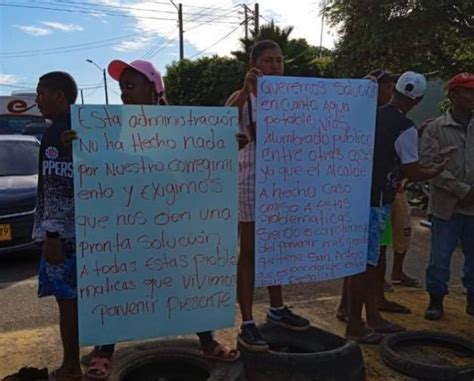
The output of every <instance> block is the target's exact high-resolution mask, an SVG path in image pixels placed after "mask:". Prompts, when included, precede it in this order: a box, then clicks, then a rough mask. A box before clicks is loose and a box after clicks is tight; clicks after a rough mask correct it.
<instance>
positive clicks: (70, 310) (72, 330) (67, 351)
mask: <svg viewBox="0 0 474 381" xmlns="http://www.w3.org/2000/svg"><path fill="white" fill-rule="evenodd" d="M56 301H57V303H58V307H59V329H60V333H61V341H62V344H63V363H62V365H61V367H60V368H59V369H58V370H57V376H61V375H79V374H81V365H80V363H79V330H78V313H77V299H59V298H56Z"/></svg>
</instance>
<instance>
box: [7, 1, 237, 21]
mask: <svg viewBox="0 0 474 381" xmlns="http://www.w3.org/2000/svg"><path fill="white" fill-rule="evenodd" d="M0 6H3V7H14V8H28V9H44V10H50V11H57V12H69V13H83V14H93V15H97V14H104V15H107V16H115V17H127V18H138V19H147V20H161V21H176V20H175V19H169V18H164V17H156V16H134V15H129V14H124V13H110V12H104V11H94V10H93V11H87V10H84V9H82V8H81V9H67V8H52V7H43V6H39V5H19V4H5V3H2V4H0ZM194 22H203V23H207V22H208V21H206V20H203V21H194ZM214 23H215V24H235V23H233V22H227V21H214Z"/></svg>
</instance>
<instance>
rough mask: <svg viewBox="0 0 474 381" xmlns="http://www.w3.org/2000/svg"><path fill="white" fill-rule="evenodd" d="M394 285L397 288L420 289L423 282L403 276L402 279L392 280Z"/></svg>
mask: <svg viewBox="0 0 474 381" xmlns="http://www.w3.org/2000/svg"><path fill="white" fill-rule="evenodd" d="M392 284H393V285H395V286H404V287H413V288H420V287H421V282H420V281H419V280H418V279H415V278H410V277H409V276H406V275H404V276H402V279H399V280H392Z"/></svg>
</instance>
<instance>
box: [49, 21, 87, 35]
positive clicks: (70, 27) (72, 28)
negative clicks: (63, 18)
mask: <svg viewBox="0 0 474 381" xmlns="http://www.w3.org/2000/svg"><path fill="white" fill-rule="evenodd" d="M41 24H43V25H46V26H48V27H50V28H51V29H56V30H60V31H61V32H76V31H82V30H84V28H83V27H82V26H80V25H76V24H63V23H60V22H54V21H42V22H41Z"/></svg>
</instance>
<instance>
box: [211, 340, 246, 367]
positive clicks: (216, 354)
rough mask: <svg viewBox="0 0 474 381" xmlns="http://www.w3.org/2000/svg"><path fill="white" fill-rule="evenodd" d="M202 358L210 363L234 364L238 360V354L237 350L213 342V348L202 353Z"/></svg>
mask: <svg viewBox="0 0 474 381" xmlns="http://www.w3.org/2000/svg"><path fill="white" fill-rule="evenodd" d="M202 356H203V357H204V358H206V359H208V360H212V361H222V362H234V361H237V360H238V359H239V358H240V352H239V351H238V350H237V349H230V348H229V347H227V346H226V345H224V344H220V343H218V342H217V341H215V346H214V348H213V349H212V350H211V351H210V352H207V351H206V352H205V351H204V350H203V351H202Z"/></svg>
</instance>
